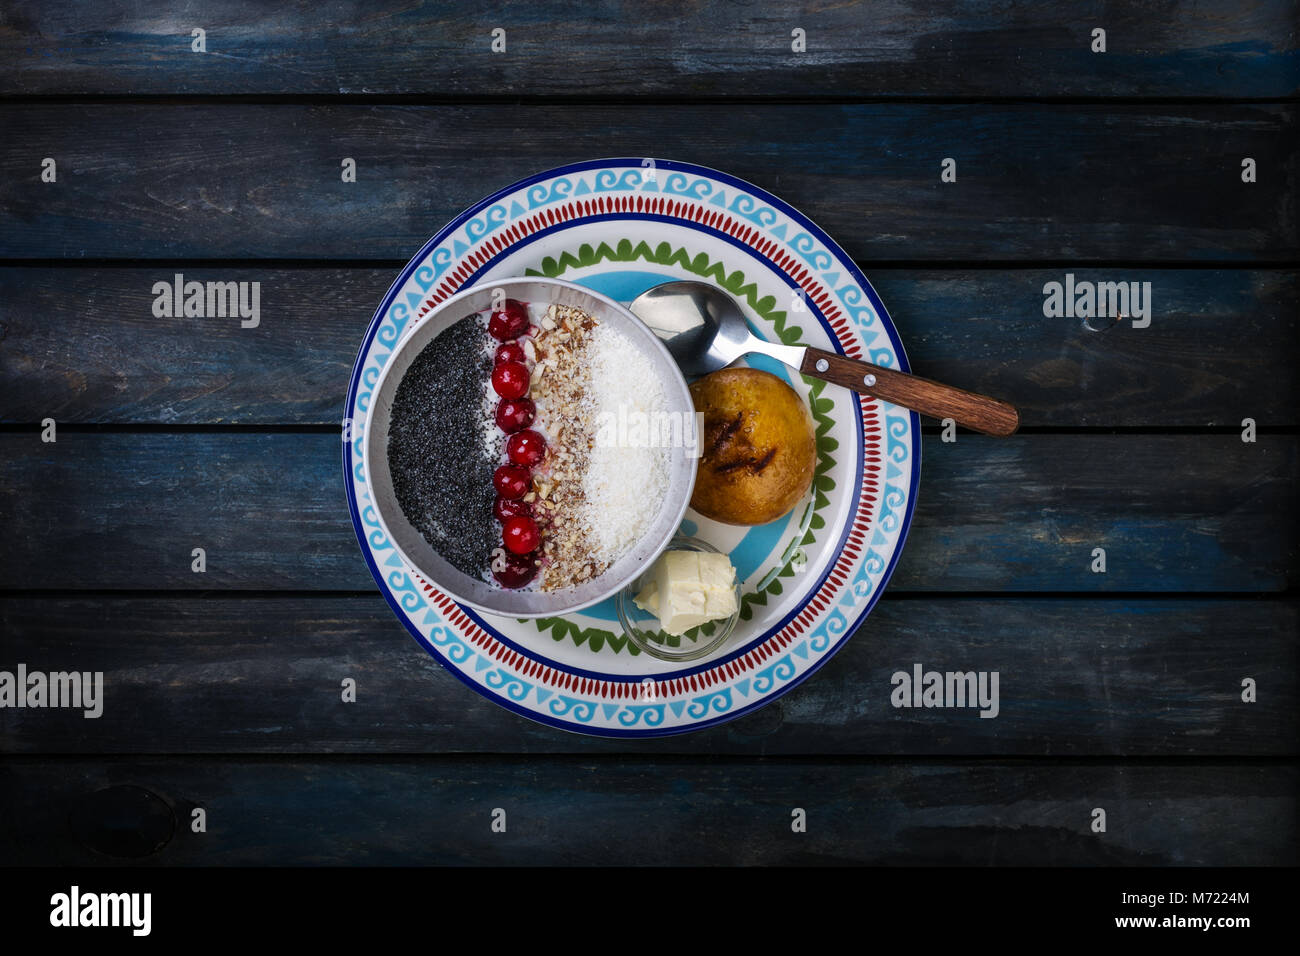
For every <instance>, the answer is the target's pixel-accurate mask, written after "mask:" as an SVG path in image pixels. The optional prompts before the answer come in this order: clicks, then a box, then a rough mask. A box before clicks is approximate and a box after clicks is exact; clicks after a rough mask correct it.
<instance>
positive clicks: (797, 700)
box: [0, 596, 1300, 757]
mask: <svg viewBox="0 0 1300 956" xmlns="http://www.w3.org/2000/svg"><path fill="white" fill-rule="evenodd" d="M1298 624H1300V604H1297V603H1296V602H1295V601H1251V600H1227V601H1205V600H1131V599H1130V600H1123V599H1112V600H1103V599H1072V600H1059V599H1038V600H1023V599H1022V600H1001V599H971V600H954V599H946V600H945V599H933V600H925V601H917V600H890V599H888V598H887V599H886V600H884V601H882V602H881V603H880V604H879V605H878V606H877V607H876V608H875V609H874V610H873V611H872V613H871V615H870V617H869V618H868V619H867V622H866V624H865V625H864V626H863V627H862V628H861V629H860V630H859V632H858V633H857V634H856V635H855V636H854V637H853V638H852V640H850V641H849V643H848V644H847V645H846V646H845V647H844V648H842V649H841V650H840V651H839V652H838V653H837V654H836V655H835V656H834V657H833V658H832V659H831V660H830V661H829V662H828V663H827V664H826V665H825V666H824V667H823V668H822V669H821V670H819V671H818V672H817V674H815V675H814V676H813V677H812V678H810V679H809V680H807V681H805V682H804V683H803V684H801V685H800V686H799V687H797V688H795V689H794V690H793V691H791V692H790V693H788V694H786V695H785V696H783V697H781V698H779V699H778V700H777V701H774V702H772V703H769V704H768V705H767V706H765V707H764V708H762V709H761V710H759V711H756V712H755V713H753V714H750V715H748V716H746V717H743V718H741V719H740V720H737V721H734V722H731V723H728V724H724V725H722V726H719V727H713V728H709V729H706V730H703V731H699V732H696V733H691V734H685V735H679V736H675V737H669V738H662V739H654V740H636V741H627V740H611V739H605V738H596V737H584V736H580V735H578V734H572V733H567V732H565V731H560V730H555V729H552V728H550V727H546V726H544V725H542V724H539V723H534V722H533V721H531V720H528V719H526V718H523V717H520V716H517V715H515V714H513V713H511V712H509V711H507V710H505V709H504V708H502V707H499V706H497V705H496V704H493V703H491V702H490V701H488V700H487V699H485V698H482V697H480V696H479V695H478V694H476V693H475V692H474V691H472V690H471V689H470V688H468V687H465V686H464V685H463V684H462V683H461V682H460V681H459V680H457V679H456V678H455V677H454V676H453V675H452V674H450V673H448V672H447V671H445V670H444V669H443V668H442V667H441V666H440V665H439V664H438V663H437V662H436V661H435V660H434V659H433V658H432V657H430V656H429V655H428V654H426V653H425V652H424V650H423V649H422V648H421V647H420V646H419V645H418V644H416V642H415V641H414V640H413V639H411V638H410V636H409V635H408V634H407V633H406V631H405V630H403V628H402V627H401V625H400V624H399V623H398V622H397V619H396V618H395V617H394V615H393V614H392V612H391V611H390V610H389V608H388V605H387V604H385V603H384V602H383V601H382V600H381V599H380V598H379V597H378V596H375V597H342V596H323V597H314V598H307V597H301V596H294V597H246V598H229V599H225V598H221V599H218V598H212V597H207V598H204V597H198V598H194V597H184V598H107V597H94V598H83V599H78V598H75V597H63V598H55V597H50V598H22V597H8V598H4V599H0V628H2V629H3V632H4V634H5V652H4V653H5V656H4V658H3V660H2V661H0V667H4V668H7V669H10V670H12V668H13V667H14V666H16V663H17V662H20V661H21V662H24V663H26V664H27V666H28V668H29V669H33V670H42V671H46V672H49V671H60V670H71V669H76V670H81V671H91V672H95V671H102V672H103V674H104V709H103V713H102V715H101V716H100V717H98V718H96V719H86V718H84V717H83V716H82V713H81V712H80V711H67V710H40V711H37V710H0V751H2V752H5V753H9V754H19V753H83V754H85V753H182V752H184V753H231V752H237V753H270V754H284V753H339V752H343V753H390V754H391V753H450V752H458V753H464V752H469V753H505V754H509V753H528V754H543V753H577V754H611V753H627V752H635V753H637V754H645V755H649V754H656V755H664V754H734V755H738V756H746V755H747V756H759V755H768V756H774V755H787V756H795V755H799V754H822V755H871V754H887V755H907V754H925V755H933V756H975V755H990V754H995V755H1004V756H1058V757H1059V756H1118V755H1124V756H1133V755H1138V756H1156V755H1165V756H1169V755H1177V756H1274V755H1278V756H1282V755H1291V756H1294V755H1295V753H1296V731H1297V718H1296V713H1297V710H1296V704H1297V700H1296V681H1295V675H1296V672H1297V668H1296V663H1297V662H1296V653H1297V650H1296V641H1295V634H1296V630H1297V625H1298ZM538 640H539V641H544V642H545V644H546V646H549V645H550V643H551V642H550V639H549V638H543V637H539V638H538ZM539 646H541V645H539ZM543 652H545V651H543ZM596 659H597V658H596V657H594V656H593V658H592V660H593V662H594V661H595V660H596ZM916 663H919V664H921V665H922V666H923V669H925V670H938V671H941V672H942V671H947V670H958V671H965V670H985V671H997V672H998V674H999V712H998V715H997V716H996V717H995V718H992V719H987V718H981V717H979V715H978V712H977V711H976V710H970V709H968V710H934V709H929V710H927V709H912V708H895V707H893V706H892V705H891V703H890V694H891V692H892V691H893V690H894V684H893V683H892V681H891V678H892V676H893V674H894V673H895V672H897V671H903V672H905V673H907V674H909V675H910V674H911V672H912V665H913V664H916ZM593 666H594V664H593ZM345 677H351V678H352V679H354V680H355V681H356V683H357V702H356V703H355V704H343V703H341V701H340V686H341V681H342V680H343V679H344V678H345ZM1244 677H1251V678H1253V679H1254V680H1255V682H1256V686H1257V688H1258V700H1257V702H1256V703H1253V704H1247V703H1243V702H1242V701H1241V681H1242V679H1243V678H1244Z"/></svg>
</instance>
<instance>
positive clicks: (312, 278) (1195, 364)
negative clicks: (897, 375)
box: [0, 264, 1300, 427]
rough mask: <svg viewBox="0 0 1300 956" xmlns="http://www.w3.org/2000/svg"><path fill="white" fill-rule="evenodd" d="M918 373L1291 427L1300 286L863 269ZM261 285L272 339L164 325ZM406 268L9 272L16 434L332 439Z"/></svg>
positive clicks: (1030, 418)
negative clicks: (191, 283)
mask: <svg viewBox="0 0 1300 956" xmlns="http://www.w3.org/2000/svg"><path fill="white" fill-rule="evenodd" d="M865 267H866V268H867V270H868V272H869V276H868V277H869V278H870V279H871V281H872V283H873V284H874V285H875V286H876V289H877V291H878V292H879V293H880V295H881V297H882V298H883V300H884V302H885V305H886V306H887V307H888V308H889V310H890V312H891V313H892V315H893V318H894V321H895V323H896V325H897V326H898V328H899V333H900V335H901V336H902V338H903V344H904V346H905V347H906V350H907V355H908V358H909V360H910V361H911V363H912V366H913V368H914V369H915V370H916V371H917V372H918V373H919V374H923V375H926V376H928V377H929V378H934V379H938V380H940V381H946V382H951V383H953V384H955V385H960V386H962V387H964V388H969V389H973V390H976V391H981V392H985V393H987V394H991V395H997V396H1000V397H1002V398H1005V399H1007V400H1008V401H1011V402H1013V403H1014V404H1015V405H1016V406H1017V408H1019V409H1020V420H1021V423H1022V425H1024V426H1030V427H1033V426H1078V425H1084V426H1166V427H1167V426H1206V425H1213V426H1233V427H1240V425H1241V421H1242V419H1243V418H1248V417H1249V418H1253V419H1254V420H1255V422H1256V424H1257V425H1259V426H1279V425H1280V426H1291V425H1295V424H1296V423H1297V422H1296V408H1297V405H1300V400H1298V399H1300V389H1298V388H1297V375H1296V366H1295V362H1294V360H1293V356H1294V355H1295V354H1296V352H1297V349H1298V348H1300V332H1298V331H1297V313H1298V312H1300V273H1297V272H1295V271H1294V270H1227V269H1207V270H1200V269H1165V270H1159V269H1154V270H1153V269H1132V270H1130V269H1110V270H1086V269H1080V270H1073V272H1072V274H1074V275H1075V276H1076V278H1077V279H1078V280H1079V281H1090V282H1101V281H1113V282H1149V283H1150V284H1151V298H1152V316H1151V325H1150V326H1149V327H1148V328H1145V329H1134V328H1131V327H1130V325H1128V324H1121V325H1118V326H1116V327H1115V328H1113V329H1111V330H1108V331H1106V332H1104V333H1098V332H1092V331H1088V330H1087V329H1085V328H1084V327H1083V324H1082V322H1081V321H1079V320H1077V319H1066V318H1061V319H1048V318H1045V317H1044V316H1043V310H1042V305H1043V301H1044V296H1043V292H1042V289H1043V286H1044V284H1045V283H1048V282H1052V281H1056V282H1062V281H1064V277H1065V272H1064V271H1063V270H1044V269H1025V270H1007V269H989V270H969V269H967V270H952V271H935V270H911V269H871V268H870V266H869V264H867V265H866V266H865ZM176 269H180V270H181V271H182V272H183V274H184V275H185V276H186V278H187V279H194V280H198V281H200V282H206V281H221V282H250V283H251V282H256V283H258V287H259V289H260V301H261V314H260V323H259V327H258V328H257V329H244V328H241V327H240V322H239V321H238V320H237V319H220V318H211V319H207V318H204V319H196V318H175V319H157V318H155V317H154V315H153V312H152V304H153V299H154V297H153V293H152V289H153V284H154V283H155V282H157V281H164V282H171V281H172V276H173V275H174V274H175V272H176ZM394 274H395V270H391V269H331V268H326V267H322V268H319V269H311V268H304V269H246V268H232V269H212V268H207V269H189V268H185V267H184V266H177V267H176V268H172V267H165V268H164V267H157V268H153V269H130V268H98V269H96V268H88V269H81V268H65V267H53V268H21V267H15V268H7V269H0V330H3V334H2V337H0V420H4V421H7V422H23V423H29V424H30V423H35V422H38V421H40V420H42V419H43V418H45V417H47V416H51V417H54V418H55V419H57V420H58V421H59V422H61V423H67V422H111V423H125V424H131V423H161V424H173V425H178V424H185V425H188V424H207V423H230V422H237V423H244V424H333V423H337V422H339V421H340V420H341V419H342V418H343V401H344V394H343V391H344V390H343V388H342V386H341V383H342V382H345V381H346V380H347V378H348V375H349V374H350V372H351V367H352V363H353V362H354V361H355V359H356V350H357V346H358V343H359V342H360V340H361V335H362V332H363V329H364V327H365V325H366V323H367V321H368V319H369V316H370V314H371V313H372V312H373V311H374V309H375V307H376V306H377V305H378V303H379V301H380V300H381V299H382V297H383V294H384V292H385V291H387V289H388V286H389V284H390V283H391V282H392V279H393V276H394Z"/></svg>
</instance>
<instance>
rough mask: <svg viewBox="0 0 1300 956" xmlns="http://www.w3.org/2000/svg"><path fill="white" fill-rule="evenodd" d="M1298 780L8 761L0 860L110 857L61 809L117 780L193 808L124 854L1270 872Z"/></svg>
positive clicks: (733, 767) (172, 860)
mask: <svg viewBox="0 0 1300 956" xmlns="http://www.w3.org/2000/svg"><path fill="white" fill-rule="evenodd" d="M1296 783H1297V775H1296V769H1295V768H1294V767H1293V766H1287V765H1283V764H1278V763H1264V764H1252V763H1236V764H1228V765H1222V764H1220V765H1215V764H1190V765H1189V764H1173V765H1170V764H1159V763H1136V762H1135V763H1126V764H1119V765H1116V764H1110V765H1089V764H1083V765H1078V764H1070V763H1065V764H1047V765H1043V764H1039V765H1034V764H1026V763H1024V762H1012V763H1004V762H995V761H989V762H985V763H981V764H962V765H943V764H927V763H910V762H909V763H905V764H892V763H888V762H885V763H876V762H873V763H853V762H835V763H821V762H818V761H815V760H809V761H798V762H783V761H775V760H763V761H754V762H750V763H734V762H730V761H708V762H701V761H681V760H679V761H674V760H671V759H663V760H654V761H643V760H636V759H629V758H626V757H619V758H613V759H609V760H586V759H582V758H570V759H557V758H554V757H551V758H530V757H522V758H514V759H511V760H497V759H493V758H473V757H447V758H411V759H405V760H401V759H397V760H393V759H390V760H348V759H346V758H341V759H317V760H310V759H293V758H285V759H281V760H240V759H214V758H200V759H195V758H185V757H174V758H170V759H168V760H166V761H162V760H157V759H153V760H150V759H138V758H131V759H123V760H111V759H107V760H106V759H102V758H99V759H97V758H93V757H92V758H72V759H65V760H59V759H49V758H31V759H27V758H15V759H10V760H7V761H6V762H5V763H4V764H3V765H0V811H2V812H0V863H9V864H33V863H39V864H44V865H73V864H76V865H103V864H108V863H120V862H123V861H118V860H114V859H113V858H111V857H103V856H99V855H97V854H94V853H93V852H92V851H90V850H88V849H86V847H85V846H84V845H83V844H81V843H80V842H78V841H77V840H76V838H74V836H73V835H72V831H71V830H70V828H69V825H68V819H69V814H70V813H73V812H76V811H78V810H81V813H80V814H79V815H78V816H79V819H82V820H85V819H86V818H87V817H92V818H93V803H94V801H93V799H92V795H93V794H94V793H96V792H97V791H99V790H101V789H104V788H107V787H110V786H120V785H132V786H139V787H143V788H145V789H147V790H149V791H150V792H152V793H154V794H156V795H158V796H159V797H160V798H162V799H163V800H165V801H167V803H168V804H169V805H171V806H172V808H173V812H174V813H175V814H176V815H177V816H178V817H179V818H180V819H181V820H182V821H186V820H188V819H189V816H190V811H191V809H192V808H194V807H195V806H202V807H203V808H204V809H205V810H206V811H207V819H208V831H207V832H206V833H204V834H194V833H191V832H190V831H189V829H188V828H187V827H185V826H179V827H177V832H176V835H175V836H174V837H173V838H172V840H171V841H170V842H169V843H168V844H167V845H166V846H165V847H164V848H163V849H162V850H161V851H159V852H158V853H157V854H155V855H154V856H152V857H147V858H145V859H144V860H143V861H140V862H142V863H143V864H144V865H178V864H179V865H194V864H203V865H236V864H277V865H286V864H289V865H293V864H296V865H311V866H319V865H331V864H344V863H346V864H369V865H402V864H457V865H538V864H552V865H570V864H610V863H613V862H618V863H623V864H626V863H636V864H641V865H647V864H648V865H663V864H679V865H680V864H696V865H698V864H731V865H763V864H828V863H838V864H851V863H880V864H917V863H930V864H962V865H981V866H987V865H991V864H1040V865H1048V864H1050V865H1071V866H1092V865H1144V866H1156V865H1162V866H1242V865H1253V866H1259V865H1266V866H1267V865H1272V866H1281V865H1294V864H1295V861H1296V823H1295V820H1296ZM88 804H89V805H90V806H91V808H92V809H91V810H90V811H89V812H87V810H86V809H84V808H86V807H87V805H88ZM498 807H499V808H501V809H504V810H505V811H506V821H507V830H506V833H504V834H501V833H493V832H492V831H491V828H490V825H491V819H492V812H493V809H494V808H498ZM793 807H801V808H803V809H804V810H805V812H806V814H807V819H808V830H807V832H806V833H802V834H795V833H792V832H791V827H790V823H791V808H793ZM1094 807H1102V808H1104V809H1105V810H1106V821H1107V830H1106V833H1105V834H1095V833H1092V832H1091V831H1090V829H1089V824H1090V822H1091V820H1092V817H1091V811H1092V809H1093V808H1094ZM129 825H130V821H126V820H122V819H106V820H105V821H104V823H103V827H104V828H105V829H107V828H108V827H110V826H116V827H118V828H124V827H125V826H129ZM82 832H83V833H84V832H85V825H84V824H83V830H82Z"/></svg>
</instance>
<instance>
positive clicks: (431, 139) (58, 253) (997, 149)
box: [0, 103, 1300, 266]
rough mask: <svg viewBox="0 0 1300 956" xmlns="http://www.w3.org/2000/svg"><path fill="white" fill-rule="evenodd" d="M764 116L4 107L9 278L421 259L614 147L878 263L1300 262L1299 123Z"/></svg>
mask: <svg viewBox="0 0 1300 956" xmlns="http://www.w3.org/2000/svg"><path fill="white" fill-rule="evenodd" d="M754 109H755V108H745V109H737V108H735V107H732V106H725V105H696V106H665V105H642V106H638V107H635V108H629V107H627V106H573V105H570V106H533V107H528V108H524V109H521V108H519V107H517V106H507V105H485V106H461V107H451V106H443V107H438V106H429V107H417V106H350V105H348V106H303V105H249V104H238V103H236V104H223V105H211V104H203V105H192V106H187V107H186V108H184V109H177V108H176V107H175V106H174V105H169V104H161V105H135V104H101V105H94V106H87V105H68V104H63V105H49V106H34V105H23V106H3V107H0V127H3V128H5V130H6V136H5V137H4V138H3V140H0V168H3V169H5V170H9V171H10V172H9V174H8V175H7V176H5V177H3V178H0V257H11V258H12V257H22V258H32V257H58V258H68V259H73V258H79V257H85V256H98V257H110V258H130V257H143V258H157V257H181V258H184V257H221V258H230V257H294V258H331V257H334V258H347V259H366V258H381V259H405V258H407V257H409V256H410V255H412V254H414V252H415V251H416V250H418V249H419V248H420V247H421V246H422V245H423V244H424V242H425V241H426V240H427V239H428V237H429V236H431V235H432V234H433V233H434V232H436V231H437V230H438V229H439V228H440V227H441V226H442V225H443V224H444V223H446V222H447V221H448V220H450V219H452V218H453V217H454V216H456V215H457V214H458V213H460V212H461V211H462V210H463V209H464V208H465V207H466V206H468V205H470V204H472V203H474V202H476V201H477V200H479V199H481V198H482V197H483V196H485V195H487V194H489V193H491V192H492V191H494V190H496V189H500V188H502V187H504V186H507V185H509V184H510V183H512V182H514V181H516V180H519V179H521V178H523V177H526V176H530V175H533V174H536V173H538V172H541V171H543V170H546V169H550V168H553V167H557V166H561V165H564V164H566V163H572V162H576V161H580V160H590V159H591V158H592V155H593V149H592V136H593V131H599V133H600V136H599V142H600V147H599V149H598V150H596V153H597V154H604V155H623V156H632V157H637V156H649V157H658V158H667V159H676V160H685V161H689V162H695V163H700V164H702V165H705V166H711V167H714V168H717V169H722V170H725V171H727V172H729V173H731V174H733V175H736V176H739V177H741V178H743V179H746V180H748V181H750V182H753V183H755V184H757V185H759V186H762V187H763V188H766V189H769V190H771V191H773V192H774V193H776V194H778V195H779V196H781V198H783V199H784V200H786V201H787V202H789V203H792V204H793V205H794V206H796V207H797V208H799V209H801V210H802V211H803V212H804V213H805V214H807V215H808V216H810V217H811V218H813V219H814V220H816V221H817V222H818V223H819V224H820V225H821V226H822V227H823V228H825V229H826V230H827V231H828V232H829V233H830V235H831V236H832V237H834V238H835V239H836V241H837V242H838V243H839V244H840V245H842V246H843V247H844V248H845V249H846V250H847V252H848V253H849V254H850V255H852V256H854V257H855V258H858V259H862V260H865V261H867V262H868V263H869V262H870V261H872V260H880V259H896V260H897V259H909V260H950V261H951V260H1005V259H1012V258H1014V259H1024V260H1053V261H1063V262H1067V263H1070V264H1072V265H1083V264H1086V260H1088V259H1126V260H1130V261H1131V260H1153V261H1155V260H1158V261H1171V262H1186V261H1188V260H1233V261H1234V262H1240V264H1241V265H1243V266H1248V265H1250V264H1251V263H1252V262H1276V261H1278V260H1280V259H1284V258H1294V257H1296V256H1300V235H1298V234H1297V229H1296V222H1297V215H1296V204H1297V198H1298V197H1300V189H1298V188H1297V175H1298V173H1300V136H1297V129H1298V127H1297V123H1296V109H1295V107H1294V106H1290V105H1255V106H1249V105H1242V104H1235V105H1233V104H1219V105H1211V106H1155V105H1152V106H1096V105H1089V106H1079V105H1075V106H1067V107H1062V106H1045V105H1013V106H1007V105H992V106H990V105H974V104H970V105H961V106H922V105H867V106H838V105H822V106H815V105H786V106H765V107H763V108H762V109H761V111H760V112H757V113H756V112H754ZM503 144H506V145H503ZM760 144H761V145H760ZM45 157H49V158H52V159H55V160H56V162H57V168H58V170H59V172H58V181H57V182H54V183H47V182H42V181H41V175H40V174H41V170H42V166H41V161H42V159H43V158H45ZM344 157H350V158H353V159H355V160H356V162H357V181H356V182H355V183H345V182H342V181H341V173H340V171H341V166H340V163H341V161H342V159H343V158H344ZM1244 157H1249V158H1251V159H1254V160H1255V162H1256V167H1257V182H1254V183H1244V182H1242V179H1241V175H1242V169H1241V163H1242V159H1243V158H1244ZM944 158H952V159H954V160H955V161H956V164H957V165H956V175H957V181H956V182H952V183H943V182H941V181H940V174H941V163H942V160H943V159H944Z"/></svg>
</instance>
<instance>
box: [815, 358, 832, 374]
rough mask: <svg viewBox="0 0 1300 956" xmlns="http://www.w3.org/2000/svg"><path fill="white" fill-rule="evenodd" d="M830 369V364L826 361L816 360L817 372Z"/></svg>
mask: <svg viewBox="0 0 1300 956" xmlns="http://www.w3.org/2000/svg"><path fill="white" fill-rule="evenodd" d="M830 367H831V363H830V362H828V361H826V360H825V359H818V360H817V371H819V372H824V371H826V370H827V369H828V368H830Z"/></svg>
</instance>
